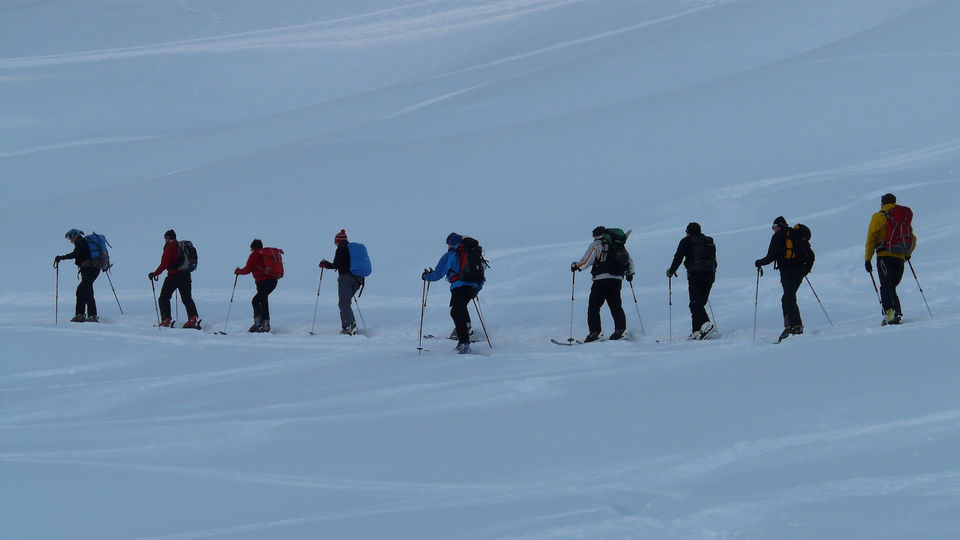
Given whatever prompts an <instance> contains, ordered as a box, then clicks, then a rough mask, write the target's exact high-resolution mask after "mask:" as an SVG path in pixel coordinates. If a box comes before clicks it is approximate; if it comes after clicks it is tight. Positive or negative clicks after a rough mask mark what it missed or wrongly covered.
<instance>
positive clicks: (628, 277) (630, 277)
mask: <svg viewBox="0 0 960 540" xmlns="http://www.w3.org/2000/svg"><path fill="white" fill-rule="evenodd" d="M627 281H629V282H632V281H633V274H627Z"/></svg>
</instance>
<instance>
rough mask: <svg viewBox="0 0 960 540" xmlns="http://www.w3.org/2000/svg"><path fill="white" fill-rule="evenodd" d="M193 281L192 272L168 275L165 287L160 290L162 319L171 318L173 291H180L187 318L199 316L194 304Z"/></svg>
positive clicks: (164, 283) (165, 279)
mask: <svg viewBox="0 0 960 540" xmlns="http://www.w3.org/2000/svg"><path fill="white" fill-rule="evenodd" d="M192 288H193V279H192V278H191V277H190V272H180V273H179V274H169V273H168V274H167V277H165V278H164V279H163V287H161V288H160V300H159V303H160V317H162V318H164V319H169V318H170V299H171V298H173V291H180V300H181V301H183V307H185V308H187V317H196V316H197V305H196V304H194V303H193V293H192V292H191V290H192Z"/></svg>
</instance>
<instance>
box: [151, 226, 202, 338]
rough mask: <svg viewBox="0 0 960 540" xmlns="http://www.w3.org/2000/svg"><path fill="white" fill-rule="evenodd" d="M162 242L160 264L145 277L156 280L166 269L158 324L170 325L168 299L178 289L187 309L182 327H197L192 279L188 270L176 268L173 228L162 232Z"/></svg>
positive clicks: (161, 289)
mask: <svg viewBox="0 0 960 540" xmlns="http://www.w3.org/2000/svg"><path fill="white" fill-rule="evenodd" d="M163 239H164V242H166V243H165V244H164V246H163V255H162V256H161V257H160V265H159V266H157V269H156V270H154V271H153V272H150V273H149V274H147V277H149V278H150V279H152V280H154V281H157V280H158V279H159V276H160V274H161V273H163V271H164V270H166V271H167V277H165V278H164V279H163V286H162V287H161V288H160V301H159V304H160V318H161V321H160V326H165V327H168V326H171V325H172V324H173V321H172V320H171V319H170V299H171V298H172V297H173V291H175V290H178V291H180V300H181V301H183V306H184V307H185V308H186V309H187V316H188V320H187V322H186V323H184V324H183V327H184V328H196V327H197V319H198V316H197V305H196V304H195V303H194V302H193V295H192V294H191V289H192V286H193V279H192V278H191V276H190V272H189V271H185V270H181V269H179V268H178V263H179V262H180V246H179V244H178V242H177V233H176V232H174V230H173V229H170V230H168V231H167V232H165V233H163Z"/></svg>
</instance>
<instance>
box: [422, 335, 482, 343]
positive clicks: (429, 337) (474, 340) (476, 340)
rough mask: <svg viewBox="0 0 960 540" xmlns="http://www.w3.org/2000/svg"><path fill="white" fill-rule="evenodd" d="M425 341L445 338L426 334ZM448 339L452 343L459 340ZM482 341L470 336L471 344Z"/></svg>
mask: <svg viewBox="0 0 960 540" xmlns="http://www.w3.org/2000/svg"><path fill="white" fill-rule="evenodd" d="M423 339H444V338H439V337H437V336H435V335H433V334H424V335H423ZM446 339H449V340H450V341H456V340H457V338H446ZM481 341H483V340H482V339H480V338H478V337H477V336H476V335H472V336H470V343H480V342H481Z"/></svg>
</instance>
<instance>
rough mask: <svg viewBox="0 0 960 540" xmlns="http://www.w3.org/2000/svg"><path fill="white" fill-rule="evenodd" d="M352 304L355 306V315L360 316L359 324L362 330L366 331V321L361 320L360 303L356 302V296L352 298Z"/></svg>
mask: <svg viewBox="0 0 960 540" xmlns="http://www.w3.org/2000/svg"><path fill="white" fill-rule="evenodd" d="M353 303H354V304H356V306H357V315H359V316H360V324H362V325H363V329H364V330H366V329H367V323H366V321H364V320H363V312H362V311H360V302H358V301H357V297H356V296H354V297H353Z"/></svg>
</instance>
